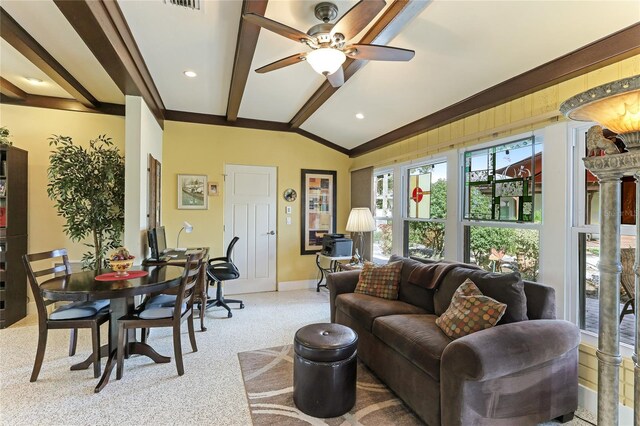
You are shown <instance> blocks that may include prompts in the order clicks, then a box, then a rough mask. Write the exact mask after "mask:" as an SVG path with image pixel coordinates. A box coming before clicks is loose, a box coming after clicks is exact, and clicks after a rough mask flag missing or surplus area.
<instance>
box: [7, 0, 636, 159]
mask: <svg viewBox="0 0 640 426" xmlns="http://www.w3.org/2000/svg"><path fill="white" fill-rule="evenodd" d="M365 1H367V0H365ZM318 2H319V1H311V0H304V1H284V0H271V1H268V0H245V1H241V0H227V1H213V0H199V6H200V7H199V9H191V8H187V7H182V6H176V5H174V4H171V1H170V0H118V1H115V0H93V1H84V0H31V1H18V0H1V1H0V6H1V8H2V9H1V21H0V33H1V36H2V40H1V41H0V77H1V79H0V88H1V93H2V95H1V101H2V102H5V103H12V104H23V105H32V106H40V107H48V108H61V109H69V110H78V111H87V112H98V113H108V114H121V115H122V114H124V107H123V105H124V101H125V95H139V96H142V97H143V98H144V99H145V101H146V102H147V104H148V105H149V106H150V108H151V110H152V111H153V112H154V114H155V116H156V118H157V119H158V121H159V122H160V123H163V120H165V119H167V120H183V121H193V122H201V123H211V124H218V125H231V126H241V127H253V128H263V129H267V130H280V131H292V132H297V133H300V134H302V135H304V136H306V137H309V138H311V139H314V140H316V141H318V142H320V143H323V144H325V145H327V146H330V147H332V148H334V149H337V150H339V151H341V152H344V153H347V154H350V155H352V156H355V155H359V154H362V153H365V152H368V151H370V150H372V149H375V148H378V147H380V146H384V145H386V144H388V143H392V142H394V141H397V140H401V139H403V138H406V137H408V136H411V135H413V134H416V133H418V132H421V131H425V130H428V129H429V128H433V127H436V126H438V125H441V124H444V123H447V122H450V121H453V120H455V119H458V118H462V117H464V116H466V115H470V114H472V113H475V112H478V111H480V110H482V109H486V108H488V107H491V106H493V105H496V104H498V103H500V102H504V101H506V100H509V99H513V98H514V97H517V96H521V95H523V94H526V93H530V92H532V91H533V90H537V89H540V88H543V87H546V86H549V85H551V84H555V83H557V82H558V81H562V80H566V79H568V78H570V77H572V76H575V75H577V74H579V73H583V72H586V71H588V70H591V69H594V68H596V67H599V66H603V65H605V64H608V63H612V62H614V61H617V60H620V59H623V58H626V57H629V56H632V55H635V54H638V53H640V23H639V22H640V2H638V1H636V0H630V1H611V0H604V1H484V0H473V1H446V0H440V1H439V0H434V1H426V0H387V4H386V6H385V7H384V9H383V10H382V11H381V12H380V13H379V14H378V15H377V16H376V18H374V20H373V21H371V23H370V24H369V25H368V26H367V27H366V28H365V29H364V30H363V31H362V32H361V33H360V34H359V35H357V36H356V37H354V40H355V41H360V42H361V43H372V44H380V45H390V46H396V47H402V48H406V49H412V50H415V52H416V54H415V57H414V58H413V59H412V60H411V61H409V62H381V61H369V62H367V61H362V60H351V59H348V60H347V62H345V64H344V65H343V68H344V73H345V79H346V82H345V84H344V85H343V86H342V87H340V88H333V87H332V86H331V85H330V84H328V82H326V81H325V79H324V77H323V76H321V75H319V74H317V73H315V72H314V71H313V70H312V69H311V67H310V66H309V65H308V64H306V63H304V62H302V63H299V64H296V65H292V66H288V67H286V68H282V69H279V70H276V71H273V72H269V73H266V74H258V73H255V72H254V70H255V69H256V68H259V67H261V66H263V65H266V64H268V63H271V62H273V61H275V60H278V59H281V58H284V57H287V56H290V55H294V54H296V53H300V52H305V51H308V50H309V48H308V47H306V46H305V45H303V44H300V43H296V42H295V41H292V40H290V39H287V38H284V37H281V36H279V35H277V34H274V33H272V32H269V31H266V30H264V29H262V30H261V29H260V28H259V27H257V26H255V25H254V24H251V23H249V22H247V21H246V20H243V19H242V18H241V16H242V14H243V13H247V12H252V13H256V14H259V15H264V16H266V17H268V18H270V19H273V20H276V21H279V22H282V23H284V24H285V25H288V26H290V27H293V28H296V29H298V30H301V31H303V32H306V31H307V30H308V29H309V28H310V27H312V26H313V25H315V24H317V23H319V21H318V20H317V18H315V16H314V7H315V5H316V4H317V3H318ZM333 3H335V4H336V5H337V7H338V11H339V12H338V18H337V19H339V17H340V16H342V15H343V14H344V13H346V12H347V11H348V10H349V9H350V8H352V7H353V6H354V5H355V4H356V3H357V1H355V0H339V1H333ZM186 70H192V71H194V72H195V73H197V77H195V78H188V77H186V76H185V75H184V71H186ZM29 78H31V79H34V78H35V79H37V80H39V81H40V83H38V82H36V83H35V84H34V83H33V82H30V81H29V80H28V79H29ZM357 113H360V114H362V115H364V118H363V119H358V118H356V114H357Z"/></svg>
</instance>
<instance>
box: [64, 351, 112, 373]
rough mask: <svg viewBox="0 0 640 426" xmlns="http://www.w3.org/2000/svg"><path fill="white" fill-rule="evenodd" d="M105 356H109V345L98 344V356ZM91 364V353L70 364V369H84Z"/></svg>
mask: <svg viewBox="0 0 640 426" xmlns="http://www.w3.org/2000/svg"><path fill="white" fill-rule="evenodd" d="M106 356H109V345H102V346H100V358H104V357H106ZM91 365H93V354H91V355H89V356H88V357H87V359H85V360H84V361H82V362H79V363H78V364H74V365H72V366H71V371H76V370H86V369H87V368H89V367H91Z"/></svg>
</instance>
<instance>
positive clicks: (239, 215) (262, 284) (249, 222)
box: [224, 164, 277, 294]
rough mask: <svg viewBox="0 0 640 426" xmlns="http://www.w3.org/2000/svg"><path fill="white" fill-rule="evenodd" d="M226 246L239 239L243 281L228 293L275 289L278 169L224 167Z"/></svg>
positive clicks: (237, 251)
mask: <svg viewBox="0 0 640 426" xmlns="http://www.w3.org/2000/svg"><path fill="white" fill-rule="evenodd" d="M225 175H226V177H225V186H226V187H225V197H224V243H225V248H226V247H227V245H228V244H229V241H231V239H232V238H233V237H234V236H237V237H239V238H240V240H239V241H238V243H237V244H236V246H235V248H234V250H233V255H232V257H233V262H234V263H235V264H236V265H237V266H238V269H239V271H240V278H239V279H237V280H235V281H234V283H233V285H232V286H229V287H228V290H229V294H233V293H254V292H259V291H275V290H276V203H277V195H276V188H277V185H276V181H277V169H276V168H275V167H268V166H240V165H234V164H227V165H226V166H225Z"/></svg>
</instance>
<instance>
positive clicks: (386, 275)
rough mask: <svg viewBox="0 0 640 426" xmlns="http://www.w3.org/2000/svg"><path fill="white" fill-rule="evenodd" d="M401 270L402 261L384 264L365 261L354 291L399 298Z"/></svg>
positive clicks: (393, 298) (386, 297) (384, 297)
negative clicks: (376, 264)
mask: <svg viewBox="0 0 640 426" xmlns="http://www.w3.org/2000/svg"><path fill="white" fill-rule="evenodd" d="M401 272H402V261H398V262H390V263H387V264H386V265H382V266H375V265H374V264H373V263H371V262H365V264H364V266H363V267H362V272H360V279H359V280H358V285H356V289H355V290H354V293H362V294H368V295H369V296H375V297H381V298H383V299H392V300H395V299H397V298H398V288H399V287H400V273H401Z"/></svg>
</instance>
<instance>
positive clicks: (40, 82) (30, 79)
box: [25, 77, 44, 84]
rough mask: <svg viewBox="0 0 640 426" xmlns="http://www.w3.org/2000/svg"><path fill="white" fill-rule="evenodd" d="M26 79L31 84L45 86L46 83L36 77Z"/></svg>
mask: <svg viewBox="0 0 640 426" xmlns="http://www.w3.org/2000/svg"><path fill="white" fill-rule="evenodd" d="M25 79H26V80H27V81H28V82H29V83H31V84H44V81H42V80H40V79H39V78H35V77H25Z"/></svg>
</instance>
